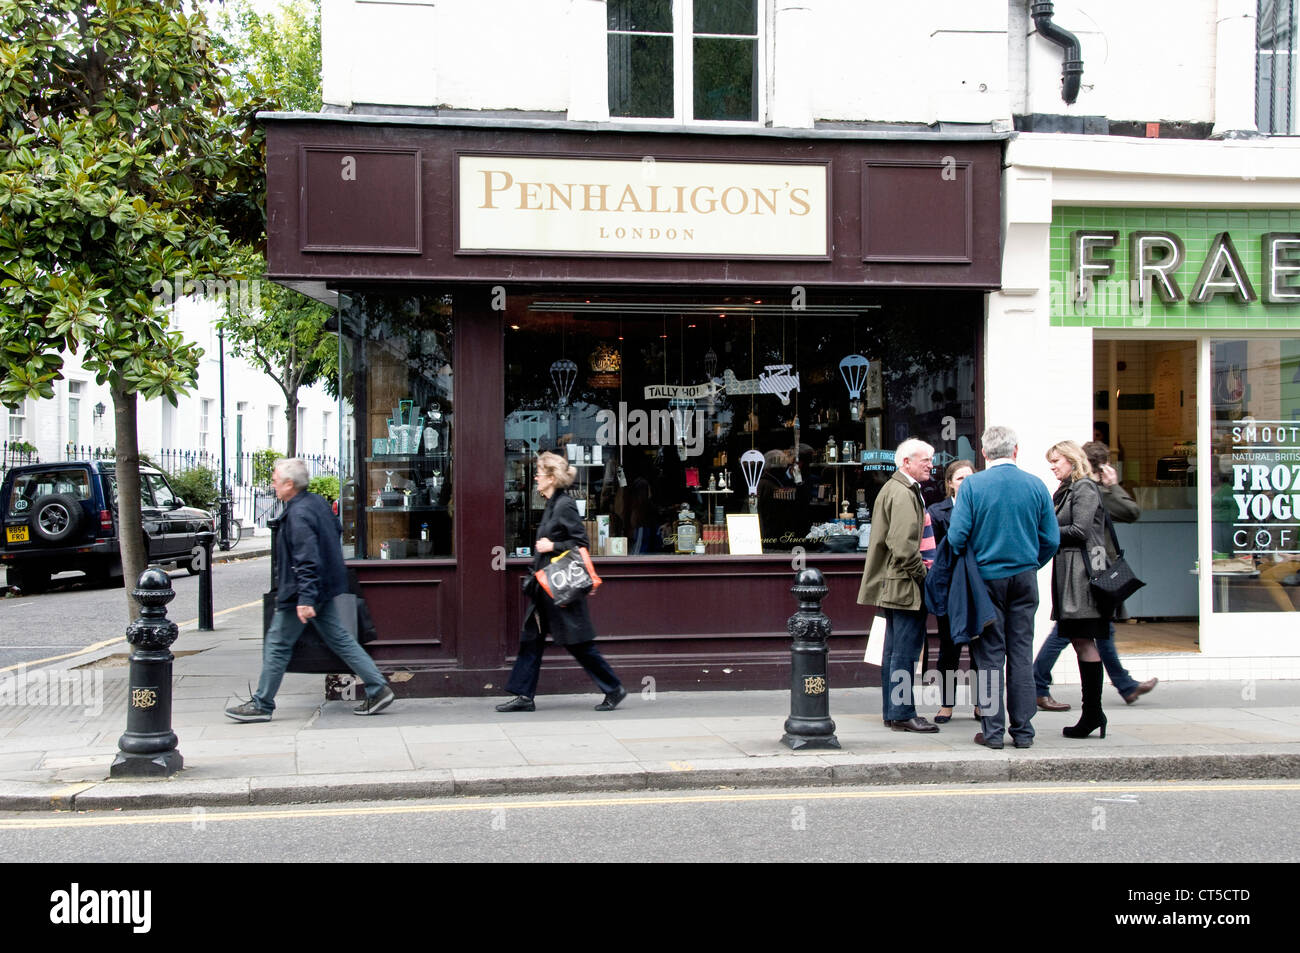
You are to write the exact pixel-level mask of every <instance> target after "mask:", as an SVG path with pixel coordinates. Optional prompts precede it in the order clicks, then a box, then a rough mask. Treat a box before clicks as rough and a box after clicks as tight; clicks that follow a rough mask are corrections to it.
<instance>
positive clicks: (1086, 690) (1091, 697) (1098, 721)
mask: <svg viewBox="0 0 1300 953" xmlns="http://www.w3.org/2000/svg"><path fill="white" fill-rule="evenodd" d="M1079 678H1080V679H1081V680H1082V681H1083V712H1082V713H1081V714H1080V716H1079V722H1078V724H1076V725H1071V726H1069V727H1068V728H1062V729H1061V734H1063V735H1064V736H1065V737H1067V738H1086V737H1088V736H1089V735H1090V734H1092V733H1093V731H1094V730H1096V729H1097V728H1100V729H1101V736H1102V737H1103V738H1105V737H1106V716H1105V714H1103V713H1102V710H1101V682H1102V667H1101V663H1100V662H1084V661H1082V660H1081V661H1080V662H1079Z"/></svg>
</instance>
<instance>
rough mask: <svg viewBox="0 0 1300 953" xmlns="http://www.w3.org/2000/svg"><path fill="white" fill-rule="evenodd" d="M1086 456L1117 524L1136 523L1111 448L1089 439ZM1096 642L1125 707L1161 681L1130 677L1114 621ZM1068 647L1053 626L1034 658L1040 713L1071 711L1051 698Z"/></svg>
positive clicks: (1134, 505) (1136, 508)
mask: <svg viewBox="0 0 1300 953" xmlns="http://www.w3.org/2000/svg"><path fill="white" fill-rule="evenodd" d="M1083 453H1084V456H1086V457H1087V458H1088V465H1089V466H1091V467H1092V472H1093V473H1095V474H1096V477H1095V479H1096V481H1097V488H1098V489H1099V490H1101V502H1102V504H1103V505H1104V506H1105V507H1106V512H1107V513H1109V514H1110V518H1111V519H1112V520H1114V521H1115V522H1116V523H1135V522H1137V518H1138V517H1139V516H1141V515H1142V508H1141V507H1140V506H1138V504H1137V501H1136V500H1134V499H1133V497H1131V496H1129V495H1128V493H1126V492H1125V490H1124V488H1123V487H1122V486H1120V485H1119V474H1117V473H1116V472H1115V468H1114V467H1112V466H1111V465H1110V447H1108V446H1106V445H1105V444H1104V443H1102V442H1101V441H1099V440H1090V441H1089V442H1088V443H1085V444H1084V445H1083ZM1096 642H1097V654H1098V655H1100V656H1101V661H1102V664H1103V665H1105V666H1106V674H1107V675H1109V676H1110V683H1111V684H1112V685H1114V686H1115V690H1116V691H1117V692H1119V695H1120V697H1121V698H1123V699H1124V703H1125V704H1126V705H1131V704H1133V703H1134V702H1135V701H1137V700H1138V699H1139V698H1141V697H1142V696H1143V695H1145V694H1146V693H1147V692H1149V691H1151V689H1153V688H1155V687H1156V682H1158V681H1159V679H1156V678H1148V679H1147V680H1146V681H1145V682H1139V681H1138V680H1137V679H1136V678H1134V677H1133V676H1132V675H1130V674H1129V671H1128V669H1126V668H1125V667H1124V663H1123V662H1121V661H1120V660H1119V651H1118V650H1117V649H1116V648H1115V622H1114V620H1113V619H1112V620H1111V623H1110V638H1109V639H1097V640H1096ZM1069 644H1070V640H1069V639H1067V638H1064V637H1063V636H1061V635H1060V634H1059V633H1058V632H1057V628H1056V626H1052V634H1051V635H1049V636H1048V637H1047V641H1046V642H1044V643H1043V647H1042V648H1040V649H1039V650H1038V657H1037V658H1035V659H1034V692H1035V694H1036V695H1037V698H1038V708H1039V710H1041V711H1069V710H1070V706H1069V705H1067V704H1065V703H1064V702H1058V701H1057V700H1056V699H1055V698H1053V697H1052V666H1053V665H1055V664H1056V660H1057V658H1058V657H1059V656H1060V654H1061V652H1062V651H1064V650H1065V647H1066V646H1067V645H1069Z"/></svg>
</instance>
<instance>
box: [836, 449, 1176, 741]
mask: <svg viewBox="0 0 1300 953" xmlns="http://www.w3.org/2000/svg"><path fill="white" fill-rule="evenodd" d="M980 443H981V447H980V450H981V454H982V455H983V457H984V459H985V463H986V466H985V469H984V470H982V471H979V472H976V471H975V468H974V465H973V463H972V462H971V461H970V460H955V461H953V462H952V463H951V464H949V466H948V467H947V469H946V470H945V473H944V483H945V487H946V489H947V497H946V498H945V499H944V500H943V501H942V502H940V503H936V504H934V505H932V506H930V507H928V508H927V507H926V506H925V501H924V498H923V496H922V494H921V484H922V483H923V482H924V481H926V480H928V479H929V476H930V472H931V468H932V465H933V456H934V448H933V447H931V446H930V445H929V444H927V443H925V442H924V441H921V440H917V439H910V440H906V441H904V442H903V443H902V444H900V445H899V447H898V450H897V451H896V454H895V461H896V463H897V465H898V469H897V470H896V471H895V473H894V474H893V476H892V477H891V478H890V479H889V481H888V482H887V483H886V484H885V486H884V487H883V488H882V489H881V491H880V495H879V496H878V497H877V499H876V506H875V512H874V518H873V521H872V532H871V543H870V546H869V548H868V550H867V557H866V565H865V566H864V567H863V573H862V584H861V587H860V589H859V592H858V603H859V604H861V605H870V606H876V607H878V608H879V609H880V610H881V611H882V612H883V613H884V616H885V641H884V646H883V652H882V661H881V667H880V674H881V690H882V694H883V699H882V701H883V705H882V716H883V720H884V723H885V724H886V725H887V726H889V727H890V728H892V729H894V730H896V731H914V732H927V733H928V732H936V731H939V726H940V725H942V724H945V723H947V722H948V721H950V720H951V719H952V716H953V708H954V705H955V704H956V675H957V664H958V657H959V653H960V651H961V644H962V643H968V644H969V649H970V653H971V664H972V669H973V670H974V674H975V679H974V687H975V696H976V700H977V705H976V708H975V716H976V718H977V719H978V720H979V721H980V723H981V725H980V729H981V730H980V731H979V732H977V733H976V734H975V737H974V742H975V743H976V744H979V745H983V746H985V747H988V748H994V749H1000V748H1002V747H1004V745H1005V740H1004V736H1005V735H1007V734H1009V735H1010V736H1011V742H1012V744H1013V745H1015V747H1017V748H1028V747H1030V746H1031V745H1032V744H1033V743H1034V726H1033V723H1032V722H1033V717H1034V715H1035V713H1036V712H1037V711H1038V710H1045V711H1065V710H1068V709H1069V706H1068V705H1064V704H1062V703H1060V702H1057V701H1056V700H1055V699H1053V698H1052V697H1051V694H1050V688H1049V685H1050V679H1051V668H1052V665H1053V663H1054V662H1055V660H1056V657H1057V655H1059V654H1060V651H1061V648H1062V647H1063V646H1064V645H1065V644H1071V645H1073V646H1074V649H1075V653H1076V655H1077V656H1078V659H1079V674H1080V680H1081V682H1082V685H1083V709H1082V713H1081V717H1080V718H1079V721H1078V722H1077V723H1076V724H1074V725H1072V726H1067V727H1065V728H1064V729H1063V730H1062V734H1063V735H1064V736H1065V737H1067V738H1085V737H1088V736H1089V735H1091V734H1092V733H1093V732H1094V731H1097V730H1100V736H1101V737H1102V738H1104V737H1105V736H1106V715H1105V713H1104V712H1103V710H1102V705H1101V687H1102V686H1101V680H1102V675H1101V673H1102V659H1103V658H1106V659H1107V660H1108V663H1109V664H1110V671H1111V676H1112V680H1113V681H1114V682H1115V686H1116V688H1117V689H1118V690H1119V691H1120V693H1121V695H1122V696H1123V697H1124V699H1125V701H1126V702H1128V703H1130V704H1131V703H1132V702H1134V701H1136V700H1137V698H1139V697H1140V696H1141V695H1143V694H1145V693H1146V692H1149V691H1151V689H1152V688H1154V687H1155V684H1156V680H1155V679H1151V680H1149V681H1147V682H1141V683H1139V682H1137V681H1136V680H1134V679H1133V678H1132V677H1131V676H1130V675H1129V674H1128V673H1127V672H1126V671H1124V669H1123V666H1122V664H1120V662H1119V658H1118V655H1116V654H1115V651H1114V647H1113V644H1112V642H1111V639H1112V637H1113V635H1114V626H1113V624H1112V621H1111V618H1112V614H1113V607H1111V606H1108V605H1104V604H1101V603H1099V601H1098V600H1097V598H1096V596H1095V595H1094V594H1093V592H1092V589H1091V585H1090V574H1091V573H1090V570H1091V568H1092V567H1094V566H1105V565H1108V564H1109V561H1110V560H1112V559H1113V558H1114V557H1115V555H1116V549H1115V546H1114V543H1113V539H1114V537H1113V533H1112V532H1111V530H1110V527H1109V518H1110V517H1108V515H1107V514H1108V512H1109V513H1111V514H1113V518H1115V519H1120V520H1121V521H1132V520H1133V519H1136V518H1137V515H1138V510H1137V504H1136V503H1134V502H1133V501H1132V499H1131V498H1129V497H1128V495H1127V494H1126V493H1124V491H1123V489H1122V488H1121V487H1120V486H1119V485H1118V480H1117V479H1116V478H1115V472H1114V470H1113V469H1112V468H1111V467H1110V466H1109V464H1108V463H1106V462H1105V461H1106V459H1107V457H1108V451H1107V449H1106V447H1105V445H1104V444H1100V443H1093V444H1089V445H1088V451H1089V452H1085V449H1084V448H1083V447H1080V446H1079V445H1078V444H1077V443H1075V442H1074V441H1070V440H1065V441H1062V442H1060V443H1058V444H1056V445H1055V446H1053V447H1052V448H1051V449H1050V450H1049V451H1048V452H1047V461H1048V465H1049V466H1050V467H1051V468H1052V472H1053V474H1054V475H1055V476H1056V478H1057V479H1058V480H1059V481H1060V485H1059V486H1058V488H1057V490H1056V493H1055V494H1053V495H1051V496H1049V495H1048V493H1047V489H1046V487H1045V486H1044V485H1043V482H1042V481H1041V480H1040V479H1038V478H1037V477H1034V476H1032V475H1030V474H1028V473H1026V472H1025V471H1023V470H1021V469H1020V468H1019V467H1018V466H1017V465H1016V460H1017V457H1018V455H1019V450H1020V448H1019V441H1018V439H1017V437H1016V434H1015V432H1014V431H1012V430H1011V429H1010V428H1008V427H999V426H995V427H989V428H988V429H986V430H985V431H984V433H983V435H982V437H981V440H980ZM1090 455H1091V456H1092V459H1093V462H1090V461H1089V457H1090ZM927 556H928V557H929V558H927ZM1049 561H1051V562H1052V591H1051V597H1052V619H1054V620H1055V621H1056V626H1057V627H1056V629H1054V630H1053V633H1052V637H1051V638H1049V640H1048V642H1047V643H1046V644H1045V645H1044V648H1043V651H1042V652H1041V653H1040V656H1039V660H1038V663H1037V665H1035V662H1034V658H1033V637H1034V615H1035V613H1036V612H1037V609H1038V603H1039V593H1038V570H1039V569H1041V568H1042V567H1043V566H1045V565H1047V563H1048V562H1049ZM932 567H933V568H932ZM928 575H930V576H931V578H930V579H929V580H928V582H929V585H928V586H927V576H928ZM927 590H928V591H927ZM927 596H928V597H929V599H930V601H931V602H932V604H931V605H930V606H929V607H928V609H930V610H933V611H934V614H935V615H936V617H937V618H938V620H939V662H938V667H939V670H940V681H941V683H942V707H941V708H940V709H939V712H938V713H937V714H936V715H935V717H934V720H933V721H931V720H929V719H927V718H925V717H922V716H920V715H918V714H917V711H916V706H915V704H914V696H913V691H912V683H913V669H914V668H915V665H916V662H917V659H918V657H919V656H920V654H921V649H922V646H923V644H924V643H925V639H926V619H927V617H928V614H929V612H928V611H927ZM1100 646H1104V648H1099V647H1100ZM1110 660H1113V662H1111V661H1110Z"/></svg>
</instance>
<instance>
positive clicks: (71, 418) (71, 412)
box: [66, 378, 86, 447]
mask: <svg viewBox="0 0 1300 953" xmlns="http://www.w3.org/2000/svg"><path fill="white" fill-rule="evenodd" d="M85 396H86V382H85V381H79V380H74V379H72V378H69V379H68V421H67V438H68V439H67V441H66V442H67V443H69V444H71V445H72V446H74V447H75V446H79V445H80V444H81V399H82V398H83V397H85ZM74 430H75V431H76V434H75V439H74V434H73V431H74Z"/></svg>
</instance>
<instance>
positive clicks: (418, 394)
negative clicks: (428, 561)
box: [339, 292, 455, 559]
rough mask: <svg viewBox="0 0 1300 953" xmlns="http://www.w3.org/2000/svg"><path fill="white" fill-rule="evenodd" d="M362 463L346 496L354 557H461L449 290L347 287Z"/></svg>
mask: <svg viewBox="0 0 1300 953" xmlns="http://www.w3.org/2000/svg"><path fill="white" fill-rule="evenodd" d="M339 313H340V315H341V318H342V321H343V324H344V327H345V329H346V331H347V332H348V333H347V335H346V344H347V346H348V348H349V349H350V350H351V351H352V354H351V355H350V359H349V360H346V361H345V363H344V365H343V366H344V367H350V368H352V369H353V371H352V374H351V375H350V376H345V378H344V381H343V388H344V397H345V399H347V400H348V401H349V402H350V403H351V404H352V406H353V407H354V408H356V409H355V414H356V419H355V427H356V438H355V441H354V446H355V447H356V453H357V456H358V457H360V458H361V459H360V460H358V461H357V464H356V465H355V467H354V472H353V473H351V474H350V478H349V479H347V480H346V482H345V484H344V487H343V491H342V501H341V512H340V516H341V517H342V520H343V544H344V552H345V554H346V555H347V556H348V557H349V558H369V559H418V558H425V557H439V556H442V557H445V556H451V555H453V549H452V531H451V530H452V518H453V513H454V507H453V502H452V452H451V451H452V439H451V437H452V423H453V419H454V416H455V415H454V412H453V411H454V400H453V391H452V365H453V356H452V308H451V298H450V296H445V295H436V296H428V295H398V294H391V293H390V294H372V293H366V292H359V293H351V294H344V295H340V303H339Z"/></svg>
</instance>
